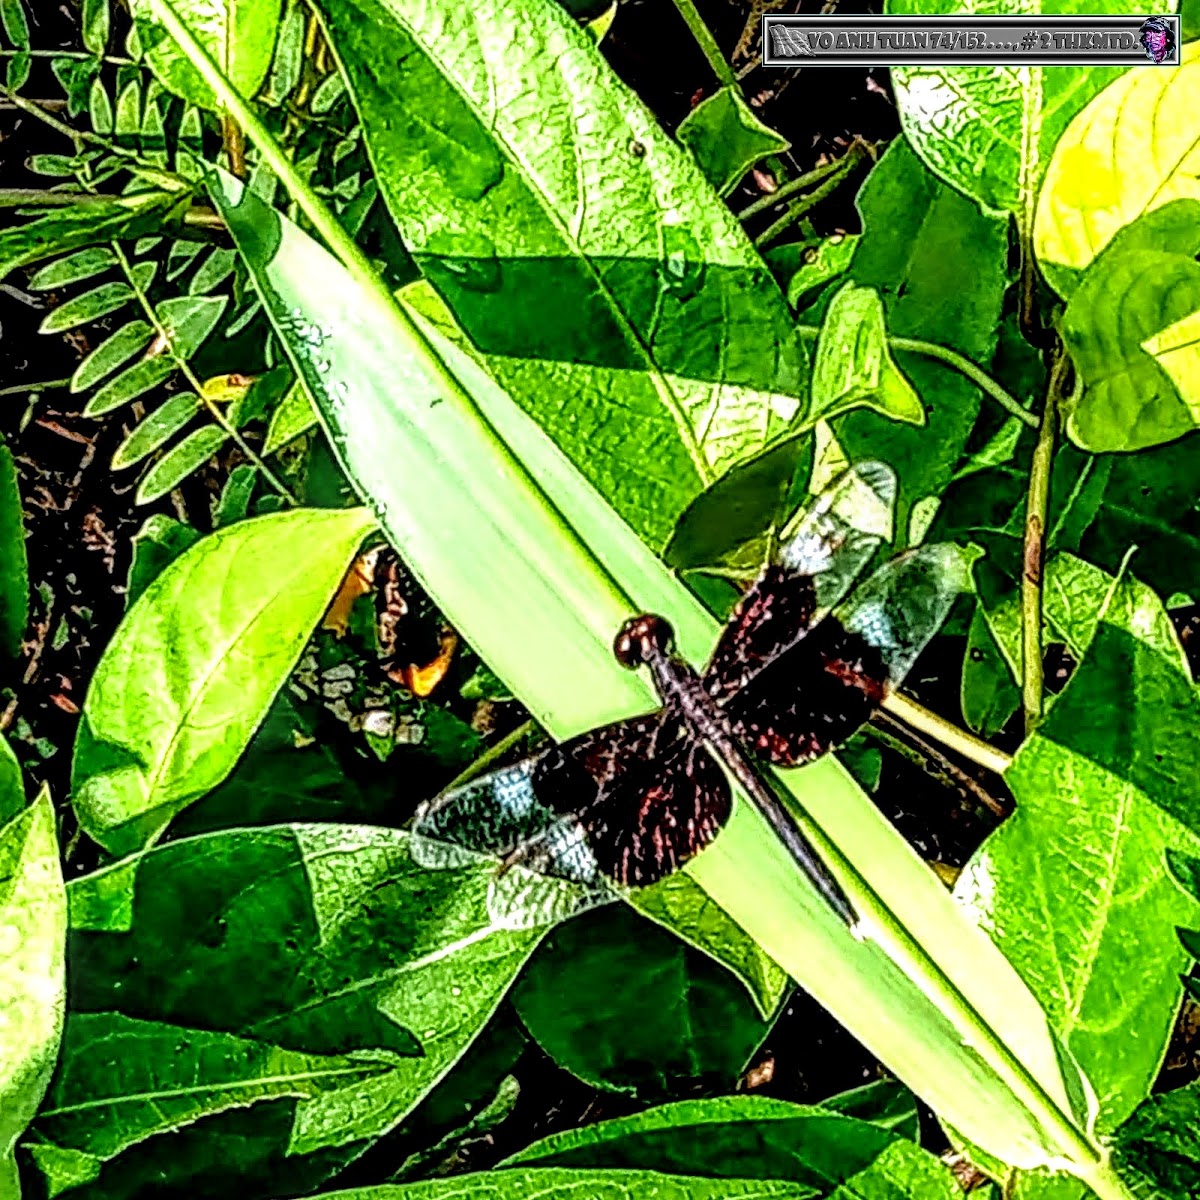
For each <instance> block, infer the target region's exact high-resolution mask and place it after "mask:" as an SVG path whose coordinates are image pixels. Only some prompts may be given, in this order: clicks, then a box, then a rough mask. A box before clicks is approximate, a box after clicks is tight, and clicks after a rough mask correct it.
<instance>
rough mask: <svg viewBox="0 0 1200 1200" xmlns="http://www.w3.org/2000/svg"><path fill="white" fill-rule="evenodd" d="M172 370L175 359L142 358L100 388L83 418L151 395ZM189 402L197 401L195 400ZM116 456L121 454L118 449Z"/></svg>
mask: <svg viewBox="0 0 1200 1200" xmlns="http://www.w3.org/2000/svg"><path fill="white" fill-rule="evenodd" d="M139 340H140V338H131V339H130V342H136V341H139ZM120 349H121V347H120V346H117V347H114V352H116V351H117V350H120ZM175 369H176V363H175V359H174V358H172V357H171V356H170V355H169V354H165V353H160V354H155V355H152V356H151V357H149V358H141V359H139V360H138V361H137V362H135V363H134V364H133V365H132V366H129V367H126V368H125V370H123V371H121V372H120V373H119V374H117V375H114V376H113V377H112V379H110V380H109V381H108V382H107V383H106V384H105V385H104V386H103V387H102V388H100V389H99V391H97V392H96V394H95V395H94V396H93V397H92V398H91V399H90V400H89V401H88V402H87V404H85V405H84V406H83V415H84V416H85V417H102V416H104V414H105V413H110V412H112V411H113V410H114V409H117V408H120V407H121V405H123V404H128V403H129V402H130V401H131V400H136V399H137V398H138V397H139V396H144V395H145V394H146V393H147V392H149V391H152V390H153V389H154V388H156V387H158V385H159V384H160V383H163V382H164V381H165V380H167V379H169V378H170V377H171V375H172V374H173V373H174V372H175ZM192 399H193V400H196V398H195V396H193V397H192ZM199 403H200V402H199V400H196V404H197V406H199ZM139 428H140V427H139ZM134 432H135V433H136V432H137V431H136V430H135V431H134ZM117 453H118V454H119V453H120V448H118V451H117ZM114 465H115V464H114Z"/></svg>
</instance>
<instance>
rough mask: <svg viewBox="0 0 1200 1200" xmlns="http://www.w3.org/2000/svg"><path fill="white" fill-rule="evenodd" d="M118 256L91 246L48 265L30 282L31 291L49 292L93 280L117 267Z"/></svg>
mask: <svg viewBox="0 0 1200 1200" xmlns="http://www.w3.org/2000/svg"><path fill="white" fill-rule="evenodd" d="M116 263H117V256H116V255H115V254H114V253H113V252H112V251H111V250H110V249H109V248H108V247H107V246H89V247H88V248H87V249H86V250H80V251H78V252H77V253H75V254H69V255H67V257H66V258H60V259H59V260H58V261H57V262H52V263H47V264H46V266H44V267H42V269H41V270H40V271H38V272H37V274H35V275H34V276H33V278H32V279H30V281H29V287H30V290H31V291H35V292H39V291H43V292H44V291H48V290H49V289H51V288H61V287H66V286H67V285H68V284H72V283H79V282H80V281H81V280H83V279H91V278H92V276H93V275H99V274H100V273H101V272H102V271H107V270H108V269H109V268H110V267H114V266H116Z"/></svg>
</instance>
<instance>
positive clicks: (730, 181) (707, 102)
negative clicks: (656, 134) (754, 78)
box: [675, 84, 791, 196]
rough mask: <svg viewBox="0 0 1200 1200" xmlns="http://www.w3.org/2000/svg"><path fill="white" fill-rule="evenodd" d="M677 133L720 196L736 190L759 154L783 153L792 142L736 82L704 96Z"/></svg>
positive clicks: (759, 156) (764, 155)
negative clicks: (757, 109)
mask: <svg viewBox="0 0 1200 1200" xmlns="http://www.w3.org/2000/svg"><path fill="white" fill-rule="evenodd" d="M675 136H676V137H677V138H678V139H679V142H680V144H681V145H684V146H686V147H687V148H688V149H689V150H690V151H691V152H692V154H694V155H695V157H696V162H697V163H698V164H699V166H700V170H701V171H703V172H704V177H705V179H707V180H708V182H709V183H711V184H712V186H713V187H714V188H715V189H716V192H717V195H719V196H727V195H728V194H729V193H730V192H731V191H733V189H734V188H735V187H736V186H737V182H738V180H739V179H741V178H742V176H743V175H745V174H746V172H747V171H749V170H750V168H751V167H752V166H754V164H755V163H756V162H758V160H759V159H760V158H766V156H767V155H768V154H781V153H783V151H785V150H787V149H788V148H789V146H790V145H791V143H790V142H789V141H788V140H787V138H785V137H781V136H780V135H779V134H778V133H776V132H775V130H773V129H771V128H770V127H769V126H767V125H764V124H763V123H762V121H761V120H759V118H758V117H757V116H756V115H755V113H754V110H753V109H752V108H751V107H750V105H749V104H747V103H746V98H745V96H743V95H742V89H741V87H740V86H739V85H737V84H730V85H726V86H725V87H723V88H720V89H719V90H718V91H716V92H714V93H713V94H712V95H711V96H706V97H705V98H704V99H703V100H701V101H700V103H699V104H697V105H696V107H695V108H693V109H692V111H691V112H690V113H688V115H687V116H686V117H684V118H683V120H682V121H681V122H680V123H679V128H678V129H676V130H675Z"/></svg>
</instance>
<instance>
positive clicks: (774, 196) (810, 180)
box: [738, 141, 868, 221]
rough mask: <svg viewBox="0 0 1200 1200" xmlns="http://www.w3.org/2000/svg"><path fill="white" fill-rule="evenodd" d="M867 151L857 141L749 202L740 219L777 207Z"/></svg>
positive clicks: (747, 218) (748, 218)
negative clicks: (832, 157)
mask: <svg viewBox="0 0 1200 1200" xmlns="http://www.w3.org/2000/svg"><path fill="white" fill-rule="evenodd" d="M866 153H868V151H867V150H866V148H865V146H864V145H863V143H862V142H859V141H856V142H855V143H854V144H853V145H852V146H851V147H850V149H849V150H847V151H846V153H845V154H843V155H842V157H841V158H834V159H830V161H829V162H827V163H822V164H821V165H820V166H819V167H813V169H812V170H811V171H805V173H804V174H803V175H797V176H796V178H795V179H789V180H788V181H787V182H786V183H783V184H780V185H779V187H778V188H777V189H776V190H775V191H773V192H771V193H770V194H769V195H766V196H760V197H759V198H758V199H757V200H755V201H754V202H753V203H751V204H747V205H746V207H745V208H743V209H742V211H741V212H740V213H738V220H739V221H748V220H750V218H751V217H756V216H758V214H759V213H761V212H766V211H767V209H769V208H775V207H776V206H778V205H780V204H782V203H783V202H784V201H785V200H790V199H791V198H792V197H793V196H795V195H796V194H797V193H799V192H802V191H804V189H805V188H807V187H812V185H813V184H814V183H820V182H821V180H822V179H825V178H827V177H828V176H830V175H832V174H834V172H836V171H839V170H842V169H844V167H843V164H844V163H845V161H846V159H848V158H850V157H851V156H852V155H853V156H854V158H855V161H857V160H858V159H859V158H861V157H862V156H863V155H864V154H866Z"/></svg>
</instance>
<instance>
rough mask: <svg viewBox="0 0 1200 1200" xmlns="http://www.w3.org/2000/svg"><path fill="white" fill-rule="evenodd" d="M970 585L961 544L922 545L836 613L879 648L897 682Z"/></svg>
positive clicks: (893, 683) (890, 676)
mask: <svg viewBox="0 0 1200 1200" xmlns="http://www.w3.org/2000/svg"><path fill="white" fill-rule="evenodd" d="M969 587H970V573H969V568H968V565H967V558H966V556H965V555H964V554H963V552H962V551H961V550H960V549H959V548H958V547H957V546H955V545H952V544H948V543H939V544H933V545H929V546H919V547H918V548H917V549H915V550H910V551H909V552H908V553H907V554H902V555H900V556H899V557H898V558H895V559H893V560H892V561H891V562H889V563H885V564H884V566H882V567H881V568H880V569H879V570H878V571H876V572H875V574H874V575H872V576H871V578H870V579H868V580H867V581H866V583H864V584H863V585H862V587H860V588H858V590H857V591H856V592H855V593H854V595H853V596H852V597H851V598H850V600H849V601H848V602H847V603H846V604H845V605H843V606H842V607H841V608H839V609H838V610H836V612H835V614H834V615H835V617H836V618H837V619H838V620H839V621H840V622H841V624H842V626H843V628H845V629H846V630H847V631H848V632H850V633H852V634H855V635H857V636H858V637H860V638H862V639H863V641H865V642H866V643H868V644H869V645H871V646H872V647H874V648H875V649H876V650H877V651H878V652H879V654H880V656H881V657H882V659H883V661H884V663H885V664H886V666H887V678H888V682H889V684H890V685H891V686H893V687H894V686H896V685H897V684H899V683H900V681H901V680H902V679H903V678H904V677H905V676H906V675H907V674H908V672H909V671H910V670H911V669H912V665H913V663H915V662H916V661H917V658H918V656H919V655H920V653H921V651H922V650H924V649H925V647H926V646H927V645H928V644H929V641H930V639H931V638H932V637H933V636H934V634H936V633H937V631H938V630H939V629H940V628H941V627H942V624H943V622H944V621H945V620H946V617H947V616H948V615H949V613H950V609H951V608H952V607H953V605H954V601H955V599H956V598H957V596H958V594H959V593H960V592H962V591H966V590H967V589H968V588H969Z"/></svg>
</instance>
